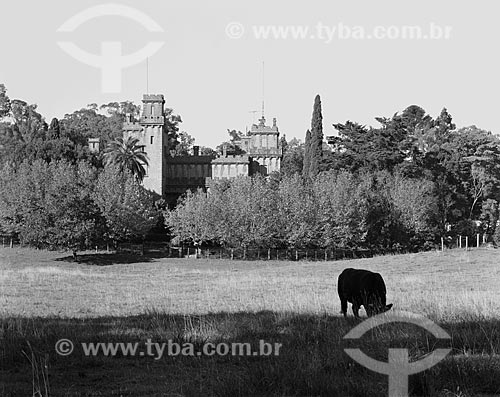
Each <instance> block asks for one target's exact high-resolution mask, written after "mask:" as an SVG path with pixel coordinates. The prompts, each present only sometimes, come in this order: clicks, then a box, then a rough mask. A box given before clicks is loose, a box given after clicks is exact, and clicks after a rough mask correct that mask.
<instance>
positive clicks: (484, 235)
mask: <svg viewBox="0 0 500 397" xmlns="http://www.w3.org/2000/svg"><path fill="white" fill-rule="evenodd" d="M483 244H486V233H483Z"/></svg>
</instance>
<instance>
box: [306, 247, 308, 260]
mask: <svg viewBox="0 0 500 397" xmlns="http://www.w3.org/2000/svg"><path fill="white" fill-rule="evenodd" d="M307 252H308V251H307V249H306V262H307Z"/></svg>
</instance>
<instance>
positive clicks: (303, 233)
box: [165, 171, 437, 249]
mask: <svg viewBox="0 0 500 397" xmlns="http://www.w3.org/2000/svg"><path fill="white" fill-rule="evenodd" d="M165 218H166V222H167V224H168V226H169V227H170V228H171V230H172V232H173V234H174V235H176V236H178V238H179V239H180V240H181V241H187V242H191V243H194V244H196V245H200V244H204V243H205V244H207V243H209V244H216V245H223V246H227V247H240V246H244V247H269V248H270V247H272V248H288V247H295V248H303V247H322V248H327V247H344V248H353V247H366V248H391V249H392V248H398V247H400V248H408V249H418V248H421V247H424V246H425V244H426V242H427V243H428V244H429V243H432V242H433V239H434V235H435V234H436V230H437V222H436V220H437V201H436V199H435V197H434V196H433V186H432V183H431V182H428V181H423V180H413V179H408V178H404V177H402V176H399V175H391V174H389V173H386V172H380V173H377V174H360V175H354V174H352V173H349V172H346V171H341V172H336V171H327V172H323V173H320V174H319V175H318V176H317V177H316V178H314V179H313V180H312V183H308V184H305V183H304V182H303V179H302V177H301V176H299V175H298V174H295V175H293V176H289V177H283V178H281V179H280V178H268V179H265V178H263V177H254V178H243V177H242V178H237V179H235V180H233V181H231V182H227V181H222V182H219V183H216V184H214V186H212V188H211V189H210V192H209V194H206V193H205V192H203V191H202V190H199V191H197V192H195V193H188V194H187V195H186V197H184V198H183V200H182V201H181V202H180V203H179V205H178V206H177V207H176V208H175V209H173V210H171V211H167V213H166V216H165Z"/></svg>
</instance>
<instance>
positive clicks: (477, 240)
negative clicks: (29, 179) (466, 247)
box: [476, 233, 479, 248]
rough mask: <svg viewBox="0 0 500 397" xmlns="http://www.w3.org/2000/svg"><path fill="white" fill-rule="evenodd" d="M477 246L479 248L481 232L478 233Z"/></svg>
mask: <svg viewBox="0 0 500 397" xmlns="http://www.w3.org/2000/svg"><path fill="white" fill-rule="evenodd" d="M476 237H477V248H479V233H478V234H477V236H476Z"/></svg>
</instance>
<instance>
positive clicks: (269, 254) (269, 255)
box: [267, 248, 271, 261]
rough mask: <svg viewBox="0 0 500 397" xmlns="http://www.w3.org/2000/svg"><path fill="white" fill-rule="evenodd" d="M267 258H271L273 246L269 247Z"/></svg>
mask: <svg viewBox="0 0 500 397" xmlns="http://www.w3.org/2000/svg"><path fill="white" fill-rule="evenodd" d="M267 260H269V261H270V260H271V248H268V249H267Z"/></svg>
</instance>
